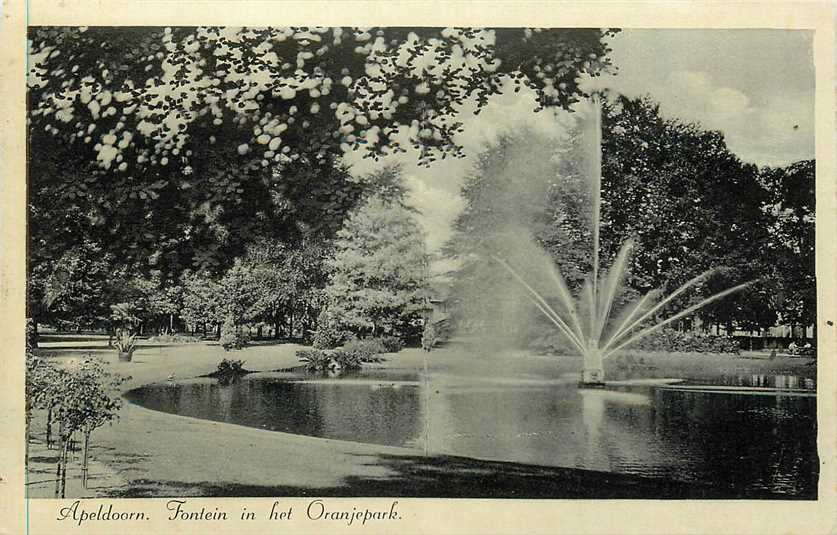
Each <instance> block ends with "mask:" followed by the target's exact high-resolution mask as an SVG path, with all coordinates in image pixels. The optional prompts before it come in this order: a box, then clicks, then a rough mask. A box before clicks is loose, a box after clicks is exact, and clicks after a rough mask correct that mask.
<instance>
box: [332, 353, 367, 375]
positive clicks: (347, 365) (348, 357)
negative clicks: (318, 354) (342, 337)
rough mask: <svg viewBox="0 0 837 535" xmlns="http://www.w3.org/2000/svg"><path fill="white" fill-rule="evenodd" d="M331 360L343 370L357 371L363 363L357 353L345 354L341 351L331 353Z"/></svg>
mask: <svg viewBox="0 0 837 535" xmlns="http://www.w3.org/2000/svg"><path fill="white" fill-rule="evenodd" d="M331 358H332V359H333V360H334V362H336V363H337V364H339V365H340V367H341V368H343V369H344V370H357V369H360V367H361V366H362V365H363V363H364V362H365V361H364V360H362V359H361V356H360V355H359V354H357V353H347V352H346V351H343V350H340V349H338V350H336V351H334V352H333V353H332V355H331Z"/></svg>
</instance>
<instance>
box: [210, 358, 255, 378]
mask: <svg viewBox="0 0 837 535" xmlns="http://www.w3.org/2000/svg"><path fill="white" fill-rule="evenodd" d="M247 373H249V372H248V371H247V370H245V369H244V361H243V360H233V359H223V360H222V361H221V362H219V363H218V368H217V369H216V370H215V371H214V372H212V373H211V374H210V375H212V376H213V377H231V376H237V375H245V374H247Z"/></svg>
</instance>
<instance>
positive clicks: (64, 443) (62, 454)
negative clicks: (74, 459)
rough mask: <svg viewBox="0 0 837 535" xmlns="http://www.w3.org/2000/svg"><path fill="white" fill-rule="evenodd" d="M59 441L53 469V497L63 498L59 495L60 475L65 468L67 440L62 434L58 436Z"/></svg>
mask: <svg viewBox="0 0 837 535" xmlns="http://www.w3.org/2000/svg"><path fill="white" fill-rule="evenodd" d="M58 440H59V442H60V446H59V449H60V453H59V454H58V466H57V467H56V469H55V497H56V498H63V496H62V495H61V476H62V475H63V473H64V470H66V467H65V463H66V458H67V457H66V451H67V441H66V440H65V439H64V435H61V436H59V437H58Z"/></svg>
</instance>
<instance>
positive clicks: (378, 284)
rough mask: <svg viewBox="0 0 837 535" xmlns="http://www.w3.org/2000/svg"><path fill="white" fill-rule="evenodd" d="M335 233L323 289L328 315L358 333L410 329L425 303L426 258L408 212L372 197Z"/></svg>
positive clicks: (418, 231)
mask: <svg viewBox="0 0 837 535" xmlns="http://www.w3.org/2000/svg"><path fill="white" fill-rule="evenodd" d="M337 236H338V237H337V240H336V241H335V255H334V258H333V259H332V260H331V261H329V262H328V266H329V267H330V270H331V281H330V282H329V284H328V286H326V290H325V293H326V295H327V298H328V307H329V313H330V314H331V316H332V317H334V318H336V320H337V321H338V322H339V324H340V325H341V326H343V327H345V328H349V329H351V330H353V331H354V332H358V333H364V334H367V333H368V334H371V335H372V336H376V335H382V334H388V335H397V336H402V337H403V336H405V335H410V334H414V333H413V331H414V330H416V329H417V328H418V327H419V325H418V320H419V319H420V317H421V313H422V312H423V311H424V310H425V308H426V297H427V295H426V286H427V276H428V262H427V255H426V254H425V250H424V236H423V234H422V231H421V228H420V227H419V225H418V223H417V222H416V220H415V219H414V218H413V216H412V214H411V212H410V211H408V210H407V209H406V208H404V207H402V206H399V205H398V204H393V203H387V202H385V201H383V200H381V199H378V198H372V199H370V200H369V201H367V202H366V204H364V205H363V206H362V207H361V208H360V209H359V210H357V211H356V212H355V213H353V214H352V215H351V216H350V217H349V219H348V220H347V221H346V224H345V226H344V228H343V229H342V230H341V231H340V232H339V233H338V235H337Z"/></svg>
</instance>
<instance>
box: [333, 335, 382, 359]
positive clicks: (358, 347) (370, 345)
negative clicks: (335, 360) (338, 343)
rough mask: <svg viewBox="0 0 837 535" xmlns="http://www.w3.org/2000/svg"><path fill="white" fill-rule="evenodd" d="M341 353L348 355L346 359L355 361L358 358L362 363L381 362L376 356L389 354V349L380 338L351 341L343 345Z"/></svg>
mask: <svg viewBox="0 0 837 535" xmlns="http://www.w3.org/2000/svg"><path fill="white" fill-rule="evenodd" d="M339 351H340V352H341V353H343V354H345V355H347V357H346V358H352V359H354V358H355V357H356V358H357V359H358V360H359V361H360V362H380V361H381V358H380V357H377V356H376V355H379V354H381V353H387V349H386V347H385V346H384V343H383V341H382V340H381V339H380V338H369V339H366V340H350V341H349V342H346V343H345V344H343V347H341V348H340V350H339Z"/></svg>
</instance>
